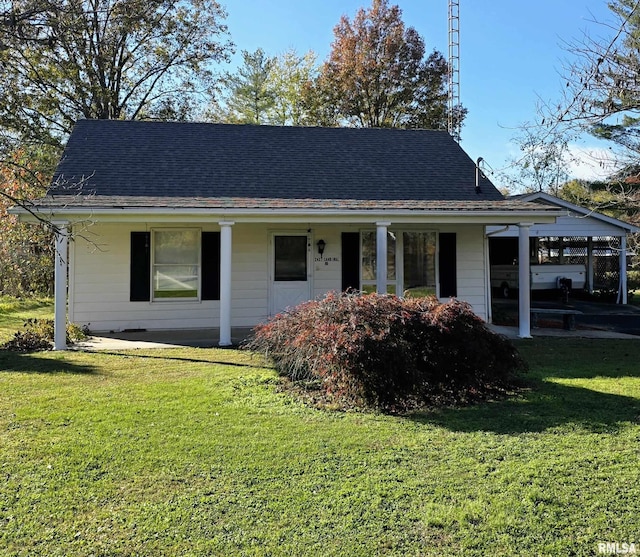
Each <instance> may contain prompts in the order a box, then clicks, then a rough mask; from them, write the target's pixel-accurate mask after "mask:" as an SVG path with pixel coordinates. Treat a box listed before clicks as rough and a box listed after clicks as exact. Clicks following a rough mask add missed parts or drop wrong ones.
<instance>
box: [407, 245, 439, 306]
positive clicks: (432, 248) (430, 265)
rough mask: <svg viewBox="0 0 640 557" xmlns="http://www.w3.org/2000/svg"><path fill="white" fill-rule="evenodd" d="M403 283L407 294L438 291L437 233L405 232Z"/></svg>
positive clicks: (416, 295)
mask: <svg viewBox="0 0 640 557" xmlns="http://www.w3.org/2000/svg"><path fill="white" fill-rule="evenodd" d="M402 248H403V260H404V261H403V263H404V264H403V285H402V292H404V295H405V296H414V297H418V296H433V295H435V293H436V233H435V232H403V233H402Z"/></svg>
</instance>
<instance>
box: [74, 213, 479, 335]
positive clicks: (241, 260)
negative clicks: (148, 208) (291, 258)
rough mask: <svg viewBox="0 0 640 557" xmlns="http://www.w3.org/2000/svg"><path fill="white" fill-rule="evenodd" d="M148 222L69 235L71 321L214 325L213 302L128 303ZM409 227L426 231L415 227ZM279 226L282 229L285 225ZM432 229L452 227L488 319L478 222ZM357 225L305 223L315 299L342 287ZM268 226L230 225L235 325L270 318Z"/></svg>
mask: <svg viewBox="0 0 640 557" xmlns="http://www.w3.org/2000/svg"><path fill="white" fill-rule="evenodd" d="M154 228H161V227H158V226H154V224H153V223H149V224H147V225H144V224H142V225H136V224H110V225H106V224H105V225H99V224H96V225H93V226H92V227H91V230H90V231H91V233H90V234H85V235H84V236H86V237H87V238H88V239H89V241H88V240H85V239H84V238H83V237H82V236H83V234H81V233H78V234H77V235H76V237H75V241H74V242H72V243H71V244H70V249H71V256H70V261H71V268H70V275H69V278H70V283H69V319H70V320H71V321H73V322H75V323H79V324H83V325H88V326H89V328H90V329H91V330H93V331H110V330H124V329H148V330H152V329H180V328H209V327H218V326H219V316H220V303H219V301H201V300H180V299H176V300H172V301H171V303H165V302H130V301H129V286H130V285H129V274H130V270H129V265H130V253H129V250H130V233H131V232H132V231H144V230H149V231H150V230H153V229H154ZM181 228H183V229H184V228H189V226H182V227H181ZM200 228H201V229H202V230H204V231H207V230H210V231H215V230H219V227H217V226H216V224H215V223H213V224H204V223H203V224H202V225H201V226H200ZM286 228H287V227H284V229H286ZM291 228H292V229H299V226H294V225H292V226H291ZM403 229H404V228H403ZM413 229H414V230H425V228H419V227H414V228H413ZM277 230H278V231H281V230H283V227H278V228H277ZM433 230H434V231H436V232H438V231H441V232H456V233H457V269H458V279H457V282H458V298H459V299H461V300H465V301H467V302H469V303H470V304H471V305H472V306H473V309H474V311H475V312H476V313H477V314H478V315H479V316H480V317H482V318H483V319H486V318H487V308H486V284H485V282H486V279H485V272H484V259H483V258H484V239H483V238H484V236H483V227H482V226H481V225H468V226H458V227H453V226H447V227H445V226H442V227H440V228H433ZM356 231H358V227H356V226H355V225H352V226H349V225H345V226H335V225H318V226H315V227H313V228H312V229H311V237H312V254H313V257H312V261H313V264H312V268H311V279H312V284H311V293H312V297H313V298H318V297H321V296H323V295H324V294H325V293H327V292H329V291H332V290H334V291H339V290H340V289H341V271H342V263H341V261H340V258H341V233H342V232H356ZM272 232H273V230H272V229H270V228H268V227H267V226H266V225H263V224H241V223H238V224H235V225H234V226H233V243H232V288H231V291H232V302H231V324H232V326H234V327H241V326H242V327H248V326H253V325H256V324H258V323H260V322H261V321H264V320H265V319H266V318H267V317H268V303H269V255H268V254H269V237H270V234H271V233H272ZM320 239H323V240H324V241H325V242H326V247H325V251H324V254H323V256H322V257H320V256H319V254H318V252H317V247H316V244H317V241H318V240H320ZM436 277H437V275H436Z"/></svg>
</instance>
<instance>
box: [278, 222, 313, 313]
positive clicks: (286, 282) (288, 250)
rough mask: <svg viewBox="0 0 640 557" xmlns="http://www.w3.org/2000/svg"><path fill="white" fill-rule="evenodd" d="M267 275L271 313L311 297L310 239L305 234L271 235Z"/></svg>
mask: <svg viewBox="0 0 640 557" xmlns="http://www.w3.org/2000/svg"><path fill="white" fill-rule="evenodd" d="M270 276H271V284H270V296H269V313H270V314H271V315H275V314H276V313H279V312H281V311H284V310H286V309H287V308H290V307H294V306H297V305H298V304H300V303H301V302H306V301H307V300H309V299H310V298H311V280H310V279H311V239H310V237H309V235H308V234H305V233H298V234H296V233H288V234H284V233H283V234H273V235H272V237H271V272H270Z"/></svg>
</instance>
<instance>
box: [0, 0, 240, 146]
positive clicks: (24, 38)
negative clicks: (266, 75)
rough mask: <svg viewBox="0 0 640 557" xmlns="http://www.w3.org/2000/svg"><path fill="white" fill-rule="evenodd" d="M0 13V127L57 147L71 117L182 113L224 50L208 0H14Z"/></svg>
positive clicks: (217, 10)
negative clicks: (0, 16) (1, 99)
mask: <svg viewBox="0 0 640 557" xmlns="http://www.w3.org/2000/svg"><path fill="white" fill-rule="evenodd" d="M0 13H1V14H2V18H0V24H2V30H3V31H2V35H0V36H1V39H0V40H1V43H2V48H1V49H0V88H1V91H2V96H3V101H4V102H3V103H2V106H1V107H0V127H2V128H3V129H5V130H9V131H10V132H11V133H13V134H15V135H19V136H22V138H26V139H36V140H38V141H41V142H47V143H53V144H58V145H59V144H60V143H61V142H62V140H63V139H64V137H65V136H66V134H67V133H68V132H69V131H70V129H71V127H72V125H73V123H74V122H75V121H76V120H77V119H78V118H108V119H136V118H149V117H155V116H157V115H161V116H163V117H167V116H169V117H176V116H180V115H185V114H187V113H188V112H189V110H190V109H192V107H193V106H194V105H195V104H196V102H195V101H196V100H197V99H198V94H199V93H200V92H201V91H202V90H203V89H205V88H207V87H210V86H211V85H212V78H213V67H212V63H213V62H219V61H221V60H225V59H226V58H227V54H228V52H229V50H230V47H231V45H230V43H229V42H227V40H226V38H225V35H226V27H225V25H223V23H222V21H223V19H224V17H225V12H224V11H223V9H222V8H221V6H220V4H219V3H218V2H216V1H215V0H153V1H151V2H149V1H146V0H145V1H143V0H14V1H12V2H8V1H7V2H3V4H2V8H0ZM187 107H188V108H187Z"/></svg>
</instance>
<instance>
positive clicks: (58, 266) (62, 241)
mask: <svg viewBox="0 0 640 557" xmlns="http://www.w3.org/2000/svg"><path fill="white" fill-rule="evenodd" d="M53 225H54V226H55V252H56V253H55V266H54V306H53V307H54V309H53V349H54V350H66V349H67V255H68V251H69V250H68V247H69V241H68V237H67V223H59V222H58V223H53Z"/></svg>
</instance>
